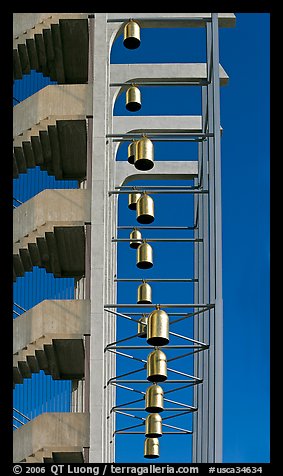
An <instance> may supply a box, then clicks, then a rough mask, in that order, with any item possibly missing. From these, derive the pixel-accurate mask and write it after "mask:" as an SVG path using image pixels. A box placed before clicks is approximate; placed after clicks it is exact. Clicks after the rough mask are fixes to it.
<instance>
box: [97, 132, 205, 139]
mask: <svg viewBox="0 0 283 476" xmlns="http://www.w3.org/2000/svg"><path fill="white" fill-rule="evenodd" d="M137 136H138V137H144V136H146V137H149V136H150V137H153V138H154V137H168V138H170V139H171V138H172V137H203V138H206V137H213V133H212V132H208V133H207V132H127V133H126V134H124V133H121V134H118V133H117V132H116V133H115V134H106V137H107V139H119V138H121V137H122V138H125V137H126V138H129V137H130V138H131V137H137Z"/></svg>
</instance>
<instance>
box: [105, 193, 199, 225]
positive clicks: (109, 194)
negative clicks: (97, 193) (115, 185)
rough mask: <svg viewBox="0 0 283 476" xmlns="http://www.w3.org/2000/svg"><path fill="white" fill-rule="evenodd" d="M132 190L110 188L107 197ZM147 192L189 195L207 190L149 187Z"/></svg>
mask: <svg viewBox="0 0 283 476" xmlns="http://www.w3.org/2000/svg"><path fill="white" fill-rule="evenodd" d="M140 191H145V192H146V191H147V187H142V188H141V189H140ZM132 192H133V190H110V191H109V192H108V195H109V197H110V196H111V195H120V194H128V195H129V194H130V193H132ZM148 192H149V193H150V194H163V195H165V194H166V195H168V194H169V195H171V194H189V195H192V194H207V193H208V190H200V189H196V190H188V189H178V190H173V189H172V190H162V189H153V188H152V189H150V190H148ZM135 228H139V227H138V226H137V227H135Z"/></svg>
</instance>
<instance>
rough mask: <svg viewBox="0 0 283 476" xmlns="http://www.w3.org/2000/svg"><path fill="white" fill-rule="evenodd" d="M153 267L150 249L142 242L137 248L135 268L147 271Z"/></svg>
mask: <svg viewBox="0 0 283 476" xmlns="http://www.w3.org/2000/svg"><path fill="white" fill-rule="evenodd" d="M152 266H153V251H152V247H151V246H150V245H149V244H148V243H146V242H145V241H143V243H142V244H141V245H139V247H138V248H137V267H138V268H140V269H149V268H152Z"/></svg>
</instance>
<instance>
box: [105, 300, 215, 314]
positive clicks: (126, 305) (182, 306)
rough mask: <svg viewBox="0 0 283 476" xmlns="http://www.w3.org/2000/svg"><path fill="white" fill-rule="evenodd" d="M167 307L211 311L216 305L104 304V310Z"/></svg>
mask: <svg viewBox="0 0 283 476" xmlns="http://www.w3.org/2000/svg"><path fill="white" fill-rule="evenodd" d="M158 306H160V307H162V308H163V307H166V308H171V309H172V308H186V307H189V308H193V307H199V308H202V307H204V308H207V309H211V308H214V307H215V305H214V304H200V303H194V304H172V303H170V304H163V303H162V304H104V309H108V308H113V309H115V308H119V307H124V308H141V307H144V308H146V309H152V308H156V307H158ZM128 317H129V316H128Z"/></svg>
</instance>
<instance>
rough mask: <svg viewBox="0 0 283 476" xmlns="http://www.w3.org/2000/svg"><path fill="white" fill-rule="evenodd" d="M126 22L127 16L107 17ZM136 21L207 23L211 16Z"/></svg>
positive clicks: (110, 21) (114, 20) (156, 18)
mask: <svg viewBox="0 0 283 476" xmlns="http://www.w3.org/2000/svg"><path fill="white" fill-rule="evenodd" d="M125 21H126V22H128V21H129V18H123V17H117V18H108V19H107V22H108V23H123V22H125ZM137 21H138V22H146V23H150V22H165V21H170V23H171V22H177V23H178V22H189V23H191V22H194V23H199V22H203V23H209V22H211V18H208V17H193V18H192V17H171V18H170V19H169V18H166V17H163V18H161V17H150V18H148V17H139V18H138V19H137Z"/></svg>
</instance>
